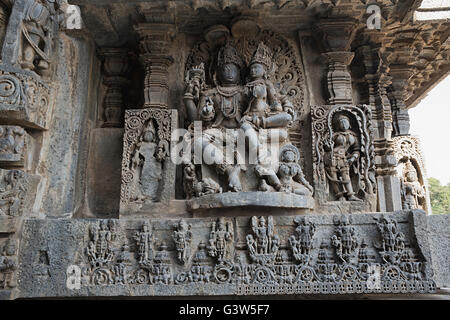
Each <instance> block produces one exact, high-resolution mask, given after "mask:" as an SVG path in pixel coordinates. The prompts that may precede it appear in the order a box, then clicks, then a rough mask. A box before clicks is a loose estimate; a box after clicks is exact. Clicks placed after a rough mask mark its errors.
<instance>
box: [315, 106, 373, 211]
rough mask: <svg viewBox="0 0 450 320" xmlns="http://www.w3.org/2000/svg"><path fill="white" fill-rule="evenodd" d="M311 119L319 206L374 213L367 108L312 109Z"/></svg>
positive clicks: (368, 110) (371, 133)
mask: <svg viewBox="0 0 450 320" xmlns="http://www.w3.org/2000/svg"><path fill="white" fill-rule="evenodd" d="M311 118H312V119H311V121H312V135H313V139H312V154H313V176H314V187H315V189H316V193H315V195H316V199H317V200H318V202H319V205H321V206H331V208H332V207H333V206H335V207H342V206H344V207H345V208H347V210H349V209H350V207H351V209H350V211H352V210H354V211H359V212H361V211H363V212H364V211H366V212H370V211H375V210H376V180H375V162H374V158H375V153H374V146H373V132H372V125H371V121H370V119H371V111H370V108H369V107H368V106H365V105H361V106H349V105H337V106H327V105H325V106H312V107H311ZM332 210H333V209H332Z"/></svg>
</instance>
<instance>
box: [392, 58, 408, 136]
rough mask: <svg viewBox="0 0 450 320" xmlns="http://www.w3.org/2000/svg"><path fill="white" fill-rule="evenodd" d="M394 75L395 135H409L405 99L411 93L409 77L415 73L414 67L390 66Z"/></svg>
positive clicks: (393, 115) (393, 108)
mask: <svg viewBox="0 0 450 320" xmlns="http://www.w3.org/2000/svg"><path fill="white" fill-rule="evenodd" d="M390 69H391V70H390V75H391V76H392V92H391V95H392V97H393V99H392V100H393V105H392V123H393V127H394V135H395V136H403V135H409V114H408V110H407V109H406V104H405V101H406V100H408V98H409V97H410V95H411V93H410V92H409V91H408V85H409V79H411V77H412V76H413V74H414V67H411V66H409V65H406V64H400V65H398V64H395V65H391V66H390Z"/></svg>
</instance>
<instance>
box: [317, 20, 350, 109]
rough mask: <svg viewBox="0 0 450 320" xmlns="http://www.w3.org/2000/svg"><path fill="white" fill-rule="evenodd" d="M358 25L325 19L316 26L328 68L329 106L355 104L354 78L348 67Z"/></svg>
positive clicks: (345, 21)
mask: <svg viewBox="0 0 450 320" xmlns="http://www.w3.org/2000/svg"><path fill="white" fill-rule="evenodd" d="M355 28H356V23H355V22H354V21H352V20H351V19H340V18H339V19H323V20H320V21H319V23H318V24H317V25H316V29H317V31H318V34H319V36H320V37H321V40H322V44H323V46H324V48H325V50H326V53H323V54H322V56H323V57H324V59H325V61H326V63H327V66H328V74H327V84H328V92H329V100H328V102H329V104H331V105H336V104H353V95H352V77H351V75H350V72H349V71H348V66H349V65H350V63H351V62H352V60H353V57H354V53H353V52H351V51H350V44H351V41H352V40H353V36H354V31H355Z"/></svg>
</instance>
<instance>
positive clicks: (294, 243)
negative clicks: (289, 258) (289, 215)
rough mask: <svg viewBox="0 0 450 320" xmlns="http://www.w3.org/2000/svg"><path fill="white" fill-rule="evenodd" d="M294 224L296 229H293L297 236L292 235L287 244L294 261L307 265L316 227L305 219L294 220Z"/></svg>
mask: <svg viewBox="0 0 450 320" xmlns="http://www.w3.org/2000/svg"><path fill="white" fill-rule="evenodd" d="M294 222H295V223H296V224H297V228H295V232H296V234H297V236H295V235H292V236H291V237H290V238H289V244H290V245H291V248H292V252H293V254H294V257H295V259H296V260H298V261H300V262H301V263H307V262H308V261H309V259H310V253H311V249H312V245H313V242H312V240H313V236H314V233H315V232H316V225H315V224H314V223H312V222H309V221H308V220H307V219H306V218H295V219H294Z"/></svg>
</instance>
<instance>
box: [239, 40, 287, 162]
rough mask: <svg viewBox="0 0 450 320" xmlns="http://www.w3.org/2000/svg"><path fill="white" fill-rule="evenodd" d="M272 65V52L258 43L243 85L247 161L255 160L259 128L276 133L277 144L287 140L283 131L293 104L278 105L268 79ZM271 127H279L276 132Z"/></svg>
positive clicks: (242, 121)
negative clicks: (245, 107)
mask: <svg viewBox="0 0 450 320" xmlns="http://www.w3.org/2000/svg"><path fill="white" fill-rule="evenodd" d="M271 66H272V54H271V51H270V49H269V48H268V47H267V46H266V45H265V44H264V43H262V42H261V43H259V45H258V48H257V50H256V52H255V54H254V55H253V57H252V60H251V61H250V68H249V69H250V70H249V72H250V74H249V78H250V80H249V82H247V84H246V85H245V93H246V95H247V97H248V101H249V103H248V107H247V109H246V110H245V112H244V114H243V117H242V119H241V129H243V131H244V133H245V136H246V137H247V139H248V144H249V155H250V157H253V158H250V159H255V160H256V154H257V152H258V147H259V145H260V139H261V137H260V136H259V134H258V131H259V130H260V129H271V133H275V132H274V131H276V133H277V135H276V137H278V139H279V142H284V141H286V140H287V138H288V133H287V130H285V129H286V127H287V126H288V124H289V122H291V121H292V120H294V111H293V106H292V104H291V103H290V102H289V101H288V100H287V99H284V100H283V105H282V104H281V102H280V98H279V96H278V93H277V92H276V90H275V86H274V85H273V83H272V82H271V81H270V80H269V79H268V77H267V72H268V71H270V70H271ZM274 128H279V130H276V129H274ZM269 139H270V136H269ZM267 142H269V141H267ZM264 156H266V154H265V153H264V154H260V155H259V157H258V159H257V162H258V163H260V162H261V160H262V159H261V158H262V157H264ZM255 160H253V161H255Z"/></svg>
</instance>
